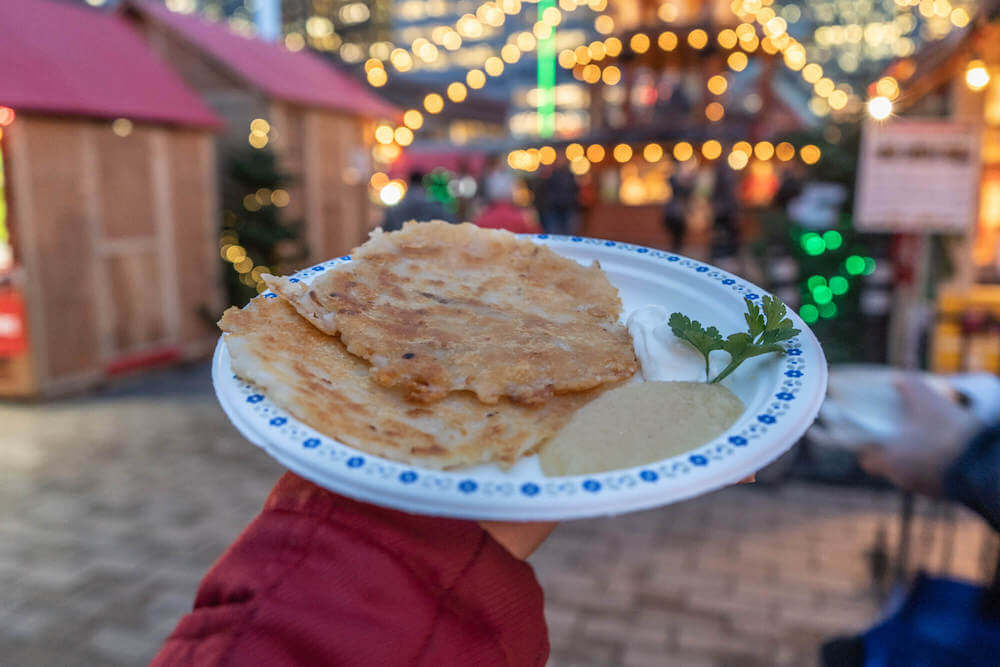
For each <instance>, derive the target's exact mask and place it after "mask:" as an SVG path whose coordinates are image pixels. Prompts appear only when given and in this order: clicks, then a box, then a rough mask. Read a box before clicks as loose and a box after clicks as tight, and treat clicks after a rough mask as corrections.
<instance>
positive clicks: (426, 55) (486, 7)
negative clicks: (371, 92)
mask: <svg viewBox="0 0 1000 667" xmlns="http://www.w3.org/2000/svg"><path fill="white" fill-rule="evenodd" d="M522 7H523V5H522V3H521V0H487V2H484V3H482V4H481V5H479V6H478V7H477V8H476V10H475V13H473V14H464V15H462V16H461V17H460V18H459V19H458V20H457V21H455V24H454V27H450V26H443V25H442V26H436V27H435V28H434V29H433V30H432V31H431V40H433V41H431V40H429V39H427V38H426V37H418V38H417V39H415V40H413V42H412V43H411V44H410V47H409V49H404V48H400V47H398V46H396V45H394V44H392V43H391V42H387V43H386V45H387V50H388V49H391V50H389V53H388V56H387V58H376V57H374V56H373V57H371V58H369V59H368V60H367V61H365V75H366V77H367V79H368V83H369V84H371V85H372V86H374V87H376V88H378V87H381V86H384V85H385V84H386V83H387V82H388V80H389V77H388V72H387V70H386V67H385V60H388V61H389V62H390V63H391V65H392V66H393V68H395V69H396V70H397V71H399V72H408V71H410V70H411V69H413V67H414V66H415V64H416V62H417V61H421V62H424V63H432V62H434V61H435V60H437V58H438V56H439V50H438V45H440V46H442V47H444V48H445V49H447V50H448V51H457V50H458V49H460V48H461V47H462V40H463V37H464V38H465V39H478V38H480V37H482V36H483V34H484V33H485V31H486V30H485V27H484V26H489V27H491V28H499V27H502V26H503V24H504V23H505V22H506V19H507V16H508V15H510V16H513V15H516V14H519V13H520V12H521V9H522Z"/></svg>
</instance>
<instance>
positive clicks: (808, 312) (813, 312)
mask: <svg viewBox="0 0 1000 667" xmlns="http://www.w3.org/2000/svg"><path fill="white" fill-rule="evenodd" d="M799 317H801V318H802V320H803V321H804V322H805V323H806V324H812V323H813V322H815V321H816V320H817V319H819V308H817V307H816V306H814V305H812V304H811V303H807V304H806V305H804V306H802V307H801V308H799Z"/></svg>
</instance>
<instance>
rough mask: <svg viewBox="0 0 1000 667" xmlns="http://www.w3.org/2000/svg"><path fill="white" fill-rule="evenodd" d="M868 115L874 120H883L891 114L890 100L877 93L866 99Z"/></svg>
mask: <svg viewBox="0 0 1000 667" xmlns="http://www.w3.org/2000/svg"><path fill="white" fill-rule="evenodd" d="M868 115H869V116H871V117H872V118H874V119H875V120H885V119H886V118H888V117H889V116H891V115H892V100H890V99H889V98H888V97H883V96H881V95H879V96H878V97H873V98H871V99H870V100H868Z"/></svg>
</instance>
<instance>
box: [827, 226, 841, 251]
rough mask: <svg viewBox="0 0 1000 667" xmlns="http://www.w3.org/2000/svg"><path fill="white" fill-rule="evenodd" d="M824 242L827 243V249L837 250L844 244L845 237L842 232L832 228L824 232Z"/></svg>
mask: <svg viewBox="0 0 1000 667" xmlns="http://www.w3.org/2000/svg"><path fill="white" fill-rule="evenodd" d="M823 242H824V243H825V244H826V249H827V250H836V249H837V248H839V247H840V246H842V245H844V237H843V236H841V235H840V232H838V231H835V230H833V229H831V230H830V231H828V232H823Z"/></svg>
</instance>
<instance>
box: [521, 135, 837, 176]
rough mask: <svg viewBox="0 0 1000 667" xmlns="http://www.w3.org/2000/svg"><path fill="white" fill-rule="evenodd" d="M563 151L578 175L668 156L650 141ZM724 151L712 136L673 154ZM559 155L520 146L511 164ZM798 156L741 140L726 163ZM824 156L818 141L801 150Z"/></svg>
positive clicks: (682, 157) (808, 158) (804, 155)
mask: <svg viewBox="0 0 1000 667" xmlns="http://www.w3.org/2000/svg"><path fill="white" fill-rule="evenodd" d="M563 152H564V155H565V156H566V159H567V160H568V161H569V167H570V170H572V171H573V173H575V174H577V175H582V174H586V173H587V172H588V171H590V168H591V166H592V165H593V164H597V163H600V162H603V161H605V159H606V158H607V157H610V158H611V159H612V160H614V161H615V162H618V163H621V164H625V163H628V162H630V161H632V160H633V159H639V158H640V157H641V159H643V160H645V161H646V162H647V163H650V164H653V163H656V162H659V161H660V160H662V159H663V158H664V157H666V156H667V155H668V151H667V150H666V148H665V146H664V145H663V144H661V143H659V142H649V143H646V144H645V145H641V144H637V145H632V144H629V143H618V144H615V145H613V146H607V147H605V146H603V145H601V144H590V145H589V146H587V147H584V146H583V144H580V143H577V142H574V143H571V144H569V145H567V146H566V147H565V148H564V149H563ZM724 152H725V150H724V148H723V145H722V143H721V142H719V141H718V140H716V139H708V140H706V141H704V142H702V143H701V145H700V146H699V147H697V150H696V147H695V146H694V145H692V144H691V143H690V142H687V141H679V142H676V143H675V144H674V145H673V147H672V148H671V150H670V151H669V154H670V155H672V156H673V159H674V161H675V162H686V161H688V160H691V159H693V158H694V157H695V155H696V153H697V154H700V155H701V156H702V157H703V158H705V159H706V160H718V159H721V158H722V155H723V153H724ZM556 154H557V152H556V149H555V148H554V147H553V146H538V147H531V148H520V149H516V150H512V151H510V152H509V153H508V154H507V164H508V165H510V167H511V168H512V169H516V170H518V171H524V172H533V171H536V170H537V169H538V168H539V166H541V165H547V164H552V162H554V161H555V159H556ZM795 155H796V150H795V147H794V146H793V145H792V144H790V143H789V142H787V141H783V142H781V143H779V144H777V145H775V144H772V143H771V142H769V141H758V142H757V143H756V144H751V143H750V142H749V141H737V142H735V143H734V144H733V145H732V146H731V147H730V149H729V153H728V155H727V156H726V162H727V163H728V164H729V166H730V167H732V168H733V169H734V170H737V171H738V170H740V169H743V168H744V167H746V166H747V165H748V164H749V163H750V159H751V158H755V159H757V160H758V161H760V162H767V161H768V160H771V159H775V160H777V161H778V162H789V161H790V160H792V159H794V158H795ZM821 155H822V152H821V150H820V148H819V147H818V146H816V145H815V144H806V145H805V146H802V147H801V148H800V149H799V150H798V156H799V159H800V160H801V161H802V162H804V163H805V164H808V165H812V164H816V163H817V162H818V161H819V159H820V157H821Z"/></svg>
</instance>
